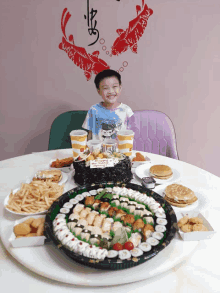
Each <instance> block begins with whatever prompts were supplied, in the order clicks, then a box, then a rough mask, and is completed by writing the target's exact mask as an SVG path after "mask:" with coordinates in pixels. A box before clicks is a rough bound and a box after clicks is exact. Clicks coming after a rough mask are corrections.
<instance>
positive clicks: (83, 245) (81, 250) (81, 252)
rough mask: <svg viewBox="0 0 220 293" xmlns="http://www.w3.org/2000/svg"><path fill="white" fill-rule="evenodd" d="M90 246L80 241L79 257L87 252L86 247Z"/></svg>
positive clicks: (78, 246)
mask: <svg viewBox="0 0 220 293" xmlns="http://www.w3.org/2000/svg"><path fill="white" fill-rule="evenodd" d="M87 246H89V244H88V243H86V242H84V241H79V242H78V243H77V253H78V254H79V255H83V252H84V251H85V249H86V247H87Z"/></svg>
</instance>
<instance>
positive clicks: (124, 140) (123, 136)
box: [117, 130, 134, 156]
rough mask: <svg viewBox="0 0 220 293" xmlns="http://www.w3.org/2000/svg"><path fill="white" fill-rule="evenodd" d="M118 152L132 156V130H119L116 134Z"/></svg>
mask: <svg viewBox="0 0 220 293" xmlns="http://www.w3.org/2000/svg"><path fill="white" fill-rule="evenodd" d="M117 138H118V150H119V152H120V153H123V154H125V155H126V156H131V155H132V150H133V141H134V132H133V131H132V130H120V131H119V132H118V136H117Z"/></svg>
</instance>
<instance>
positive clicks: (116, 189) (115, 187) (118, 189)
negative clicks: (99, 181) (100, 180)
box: [112, 186, 121, 194]
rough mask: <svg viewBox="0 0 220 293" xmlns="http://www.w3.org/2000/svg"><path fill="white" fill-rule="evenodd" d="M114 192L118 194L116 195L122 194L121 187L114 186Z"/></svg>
mask: <svg viewBox="0 0 220 293" xmlns="http://www.w3.org/2000/svg"><path fill="white" fill-rule="evenodd" d="M112 191H113V192H114V193H116V194H119V193H120V192H121V187H119V186H114V187H113V190H112Z"/></svg>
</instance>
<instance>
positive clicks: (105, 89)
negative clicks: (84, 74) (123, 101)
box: [98, 76, 122, 106]
mask: <svg viewBox="0 0 220 293" xmlns="http://www.w3.org/2000/svg"><path fill="white" fill-rule="evenodd" d="M121 88H122V87H121V85H120V84H119V81H118V79H117V78H116V77H115V76H111V77H107V78H104V79H103V80H102V81H101V82H100V83H99V89H98V93H99V95H100V96H101V97H102V99H103V101H104V103H105V105H106V106H111V105H114V104H117V100H118V98H119V97H120V94H121Z"/></svg>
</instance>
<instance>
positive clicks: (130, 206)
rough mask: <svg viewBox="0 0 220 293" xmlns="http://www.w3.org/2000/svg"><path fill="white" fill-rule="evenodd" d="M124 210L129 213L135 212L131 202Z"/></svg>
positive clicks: (134, 206)
mask: <svg viewBox="0 0 220 293" xmlns="http://www.w3.org/2000/svg"><path fill="white" fill-rule="evenodd" d="M126 208H127V209H128V210H129V212H130V213H133V212H134V211H135V208H136V205H135V204H133V202H132V201H129V202H128V205H127V206H126Z"/></svg>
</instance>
